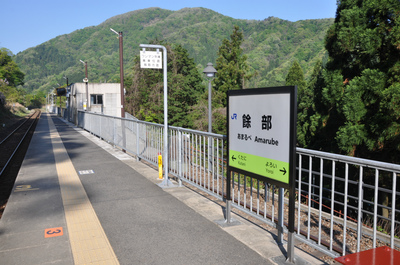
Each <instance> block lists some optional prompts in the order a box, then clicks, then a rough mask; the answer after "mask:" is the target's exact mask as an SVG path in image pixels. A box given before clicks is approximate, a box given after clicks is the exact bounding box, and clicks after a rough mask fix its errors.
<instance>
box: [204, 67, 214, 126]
mask: <svg viewBox="0 0 400 265" xmlns="http://www.w3.org/2000/svg"><path fill="white" fill-rule="evenodd" d="M216 72H217V70H215V68H214V67H213V64H212V63H208V64H207V67H206V68H204V71H203V73H204V74H205V75H206V76H207V77H208V132H210V133H211V132H212V115H211V114H212V113H211V80H212V79H213V78H214V77H215V73H216Z"/></svg>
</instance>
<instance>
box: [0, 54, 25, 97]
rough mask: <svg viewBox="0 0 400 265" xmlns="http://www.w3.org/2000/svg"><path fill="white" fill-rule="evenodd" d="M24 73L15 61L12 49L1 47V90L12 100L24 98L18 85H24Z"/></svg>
mask: <svg viewBox="0 0 400 265" xmlns="http://www.w3.org/2000/svg"><path fill="white" fill-rule="evenodd" d="M23 80H24V73H22V71H21V70H20V69H19V67H18V65H17V64H16V63H15V62H14V61H13V58H12V53H11V51H9V50H7V49H6V48H0V91H1V92H2V93H3V94H4V96H5V97H6V98H7V99H8V100H9V101H12V102H16V101H19V100H21V99H22V96H23V94H24V93H23V91H22V90H19V89H17V88H16V87H17V86H20V85H23V84H24V82H23Z"/></svg>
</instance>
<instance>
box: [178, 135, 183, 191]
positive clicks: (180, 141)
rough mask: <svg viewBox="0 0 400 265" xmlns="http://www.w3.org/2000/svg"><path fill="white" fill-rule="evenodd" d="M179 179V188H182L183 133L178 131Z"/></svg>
mask: <svg viewBox="0 0 400 265" xmlns="http://www.w3.org/2000/svg"><path fill="white" fill-rule="evenodd" d="M178 148H179V149H178V179H179V187H182V131H181V130H178Z"/></svg>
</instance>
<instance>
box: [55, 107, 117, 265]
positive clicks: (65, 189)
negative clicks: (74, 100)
mask: <svg viewBox="0 0 400 265" xmlns="http://www.w3.org/2000/svg"><path fill="white" fill-rule="evenodd" d="M47 118H48V122H49V127H50V137H51V142H52V144H53V151H54V157H55V161H56V168H57V174H58V179H59V182H60V189H61V196H62V200H63V205H64V210H65V218H66V221H67V227H68V234H69V239H70V244H71V249H72V254H73V257H74V262H75V264H76V265H79V264H107V265H108V264H119V262H118V259H117V257H116V256H115V253H114V251H113V249H112V247H111V245H110V242H109V241H108V238H107V236H106V234H105V233H104V230H103V228H102V226H101V224H100V222H99V219H98V218H97V215H96V213H95V211H94V209H93V207H92V204H91V203H90V201H89V198H88V197H87V195H86V191H85V189H84V188H83V186H82V183H81V181H80V179H79V176H78V174H77V173H76V170H75V168H74V166H73V164H72V162H71V160H70V158H69V156H68V153H67V150H66V149H65V147H64V144H63V143H62V140H61V138H60V135H59V134H58V131H57V129H56V127H55V126H54V123H53V121H52V119H51V117H50V115H48V116H47Z"/></svg>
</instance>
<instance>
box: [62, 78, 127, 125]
mask: <svg viewBox="0 0 400 265" xmlns="http://www.w3.org/2000/svg"><path fill="white" fill-rule="evenodd" d="M66 91H67V93H66V96H67V109H66V113H64V116H66V117H68V120H70V121H76V119H77V114H78V111H79V110H81V111H90V112H95V113H101V114H104V115H110V116H114V117H121V89H120V83H73V84H71V85H69V86H68V87H67V89H66ZM86 91H88V92H86ZM87 94H88V95H87Z"/></svg>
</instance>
